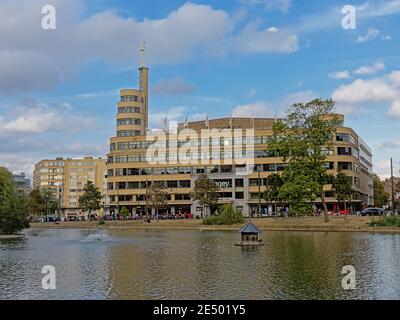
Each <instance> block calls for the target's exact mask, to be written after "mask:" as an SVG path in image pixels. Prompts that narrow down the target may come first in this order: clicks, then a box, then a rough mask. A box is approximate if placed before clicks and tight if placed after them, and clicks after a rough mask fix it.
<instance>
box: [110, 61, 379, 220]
mask: <svg viewBox="0 0 400 320" xmlns="http://www.w3.org/2000/svg"><path fill="white" fill-rule="evenodd" d="M147 80H148V70H147V69H146V68H141V69H140V83H141V85H140V89H139V90H134V89H129V90H122V91H121V101H120V102H119V103H118V110H120V109H121V108H128V109H127V110H125V109H124V110H120V111H124V112H118V114H117V135H116V136H115V137H112V138H111V139H110V152H109V154H108V157H107V193H108V196H109V201H110V211H112V212H115V213H116V212H118V209H119V208H120V207H122V206H124V207H126V208H128V210H129V211H130V212H131V213H132V214H144V213H145V211H146V208H148V205H149V203H148V201H146V200H147V199H146V195H147V190H148V186H149V185H150V184H151V183H152V182H159V183H161V184H162V185H163V186H164V187H165V188H166V189H165V190H166V191H167V193H168V205H167V207H166V208H164V209H162V210H161V213H168V214H176V213H192V214H194V215H203V212H202V210H203V209H202V207H201V206H200V205H199V204H198V203H197V202H196V201H192V199H191V196H190V194H191V191H192V188H193V186H194V181H195V180H196V178H197V176H198V175H199V174H202V173H205V174H207V175H208V176H209V177H210V178H211V179H213V180H215V182H216V183H217V184H218V185H219V186H220V199H219V203H220V204H224V203H231V204H232V205H234V206H236V207H237V208H238V209H239V210H242V212H243V213H244V214H245V215H249V214H250V213H251V212H254V211H256V210H257V209H258V207H259V206H261V208H262V210H263V213H266V214H267V213H269V212H271V210H272V204H270V203H266V202H265V201H264V200H262V201H260V200H259V194H262V193H263V192H264V190H265V180H266V178H267V177H268V176H269V175H270V174H272V173H279V172H282V171H283V169H284V168H285V165H286V164H285V163H284V161H283V159H282V158H279V157H275V156H274V155H271V154H269V153H268V141H269V139H270V137H271V136H272V126H273V123H274V122H275V121H279V120H278V119H269V118H256V119H254V118H221V119H211V120H205V121H196V122H188V123H184V124H180V125H179V126H178V127H177V128H176V130H168V129H167V128H166V130H164V131H163V132H159V133H151V134H150V133H147V125H148V122H147V119H148V87H147ZM131 97H138V99H139V100H137V99H136V98H131ZM131 99H132V100H133V101H131ZM126 100H128V101H126ZM129 108H137V109H129ZM125 111H128V112H125ZM132 111H134V112H132ZM136 111H137V112H136ZM339 118H340V120H341V122H342V125H341V126H340V127H339V128H338V130H337V132H336V134H335V135H334V136H333V141H332V147H330V148H326V150H325V152H326V155H327V168H328V170H329V171H330V172H331V173H332V174H333V175H335V174H336V173H337V172H338V171H339V170H342V171H343V172H345V173H346V175H347V176H348V177H349V179H351V181H352V183H353V188H354V190H356V191H357V195H355V196H354V198H353V199H352V201H351V203H350V204H349V206H348V207H351V208H352V210H354V211H356V210H362V209H363V208H364V207H366V206H368V205H372V204H373V200H372V197H373V195H372V185H371V183H370V180H371V173H372V154H371V152H370V149H369V148H368V146H367V145H366V143H365V142H364V141H363V140H362V139H361V138H360V137H359V136H358V135H357V134H356V132H354V130H353V129H351V128H347V127H344V126H343V123H344V116H342V115H339ZM126 119H129V121H128V120H126ZM132 119H138V120H140V121H138V122H135V121H136V120H132ZM121 132H132V134H122V133H121ZM133 133H134V134H133ZM155 141H157V148H156V149H157V150H151V149H152V148H153V147H152V146H154V144H153V143H154V142H155ZM365 150H367V151H368V150H369V152H368V156H366V154H365V153H366V151H365ZM366 158H368V159H369V160H368V159H366ZM364 160H365V161H364ZM250 167H251V170H249V168H250ZM324 189H325V193H326V198H327V202H328V209H329V210H332V211H333V210H336V208H337V200H336V199H335V198H334V197H333V193H332V191H331V189H332V188H331V185H326V186H325V188H324ZM318 202H319V200H318V199H317V200H316V205H317V206H320V204H319V203H318ZM204 214H206V213H204Z"/></svg>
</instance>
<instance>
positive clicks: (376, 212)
mask: <svg viewBox="0 0 400 320" xmlns="http://www.w3.org/2000/svg"><path fill="white" fill-rule="evenodd" d="M384 212H385V210H383V209H382V208H367V209H364V210H363V211H361V215H362V216H363V217H365V216H382V215H383V214H384Z"/></svg>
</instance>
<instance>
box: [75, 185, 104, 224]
mask: <svg viewBox="0 0 400 320" xmlns="http://www.w3.org/2000/svg"><path fill="white" fill-rule="evenodd" d="M102 198H103V196H102V194H101V191H100V189H99V188H98V187H96V186H95V185H94V184H93V182H92V181H88V182H87V183H86V185H85V187H84V188H83V194H82V195H81V196H80V197H79V200H78V202H79V207H80V208H81V209H83V210H85V211H88V212H89V216H90V214H91V212H92V210H99V209H100V203H101V200H102Z"/></svg>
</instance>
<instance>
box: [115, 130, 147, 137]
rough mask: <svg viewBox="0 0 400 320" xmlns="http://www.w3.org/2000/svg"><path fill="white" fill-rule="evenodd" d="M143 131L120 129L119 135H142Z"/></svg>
mask: <svg viewBox="0 0 400 320" xmlns="http://www.w3.org/2000/svg"><path fill="white" fill-rule="evenodd" d="M141 134H142V132H141V131H140V130H118V131H117V137H135V136H140V135H141Z"/></svg>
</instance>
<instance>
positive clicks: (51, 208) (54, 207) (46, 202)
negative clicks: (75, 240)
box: [40, 188, 60, 217]
mask: <svg viewBox="0 0 400 320" xmlns="http://www.w3.org/2000/svg"><path fill="white" fill-rule="evenodd" d="M40 193H41V196H42V199H43V207H44V210H43V212H44V214H45V215H46V217H47V216H48V215H53V214H55V213H56V212H57V211H58V210H59V209H60V203H59V201H58V200H57V198H56V197H55V195H54V191H53V190H51V189H47V188H45V189H42V190H41V192H40Z"/></svg>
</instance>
